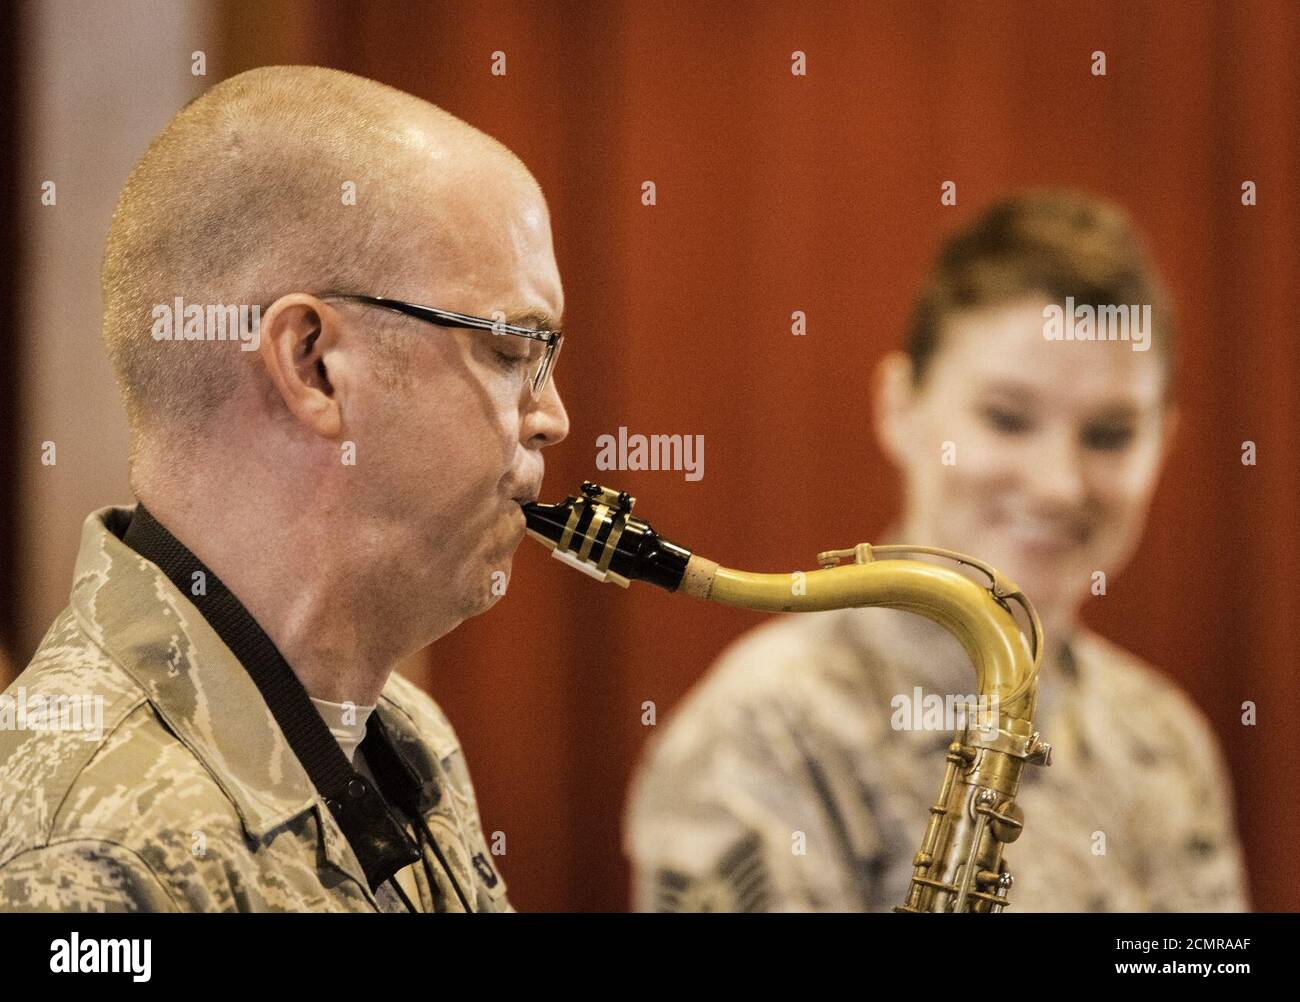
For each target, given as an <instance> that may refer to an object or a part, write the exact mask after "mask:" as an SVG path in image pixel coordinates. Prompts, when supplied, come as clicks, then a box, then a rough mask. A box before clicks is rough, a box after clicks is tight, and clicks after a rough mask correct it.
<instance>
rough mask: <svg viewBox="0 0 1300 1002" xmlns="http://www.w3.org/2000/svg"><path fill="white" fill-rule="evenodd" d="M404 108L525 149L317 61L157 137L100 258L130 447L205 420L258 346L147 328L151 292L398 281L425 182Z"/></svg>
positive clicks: (263, 74) (364, 286)
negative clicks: (410, 167) (408, 172)
mask: <svg viewBox="0 0 1300 1002" xmlns="http://www.w3.org/2000/svg"><path fill="white" fill-rule="evenodd" d="M412 115H418V116H421V120H422V121H423V122H426V123H434V124H435V126H436V127H440V128H444V129H447V130H452V131H453V132H454V134H455V135H456V136H457V138H465V139H468V140H469V141H471V142H474V143H476V144H480V145H482V146H483V148H484V149H488V150H491V151H492V152H493V153H495V154H497V155H499V156H504V157H506V158H509V159H511V160H513V161H514V163H515V164H518V160H517V158H515V157H514V155H513V154H511V153H510V152H509V151H508V150H506V149H505V147H504V146H501V145H500V144H499V143H497V142H496V141H495V140H493V139H491V138H490V137H487V136H484V135H483V134H482V133H479V132H477V130H474V129H473V128H472V127H470V126H468V125H466V124H465V123H463V122H461V121H459V120H458V119H456V118H455V117H454V116H452V115H450V114H448V113H446V112H444V111H442V110H440V109H438V108H436V107H434V106H433V105H431V104H428V103H427V102H424V101H422V100H420V99H418V98H415V97H413V96H411V95H409V94H406V93H404V92H402V91H399V90H396V89H394V88H391V87H388V86H385V85H383V84H380V83H376V82H374V81H372V80H366V79H364V78H362V77H357V76H353V75H351V74H348V73H343V72H340V71H337V70H329V69H323V68H320V67H311V66H269V67H262V68H260V69H256V70H250V71H249V72H247V73H242V74H239V75H238V76H235V77H231V78H230V79H228V80H225V81H223V82H221V83H219V84H217V85H216V86H215V87H213V88H211V89H210V90H209V91H207V92H206V93H204V94H203V95H202V96H200V97H198V98H196V99H195V100H194V101H192V102H190V103H189V104H188V105H186V106H185V107H184V108H183V109H182V110H181V111H180V112H179V113H178V114H177V115H176V116H175V117H174V118H173V119H172V120H171V121H170V122H169V123H168V124H167V126H166V128H164V129H163V131H162V132H161V133H160V134H159V135H158V136H157V137H156V138H155V139H154V141H153V142H152V143H151V144H150V146H149V148H148V150H147V151H146V152H145V154H144V156H143V157H142V158H141V160H140V162H139V163H138V164H136V166H135V168H134V170H132V172H131V174H130V177H129V178H128V179H127V182H126V185H125V186H124V187H123V189H122V193H121V196H120V197H119V199H118V202H117V207H116V209H115V211H114V213H113V221H112V224H111V225H110V227H109V232H108V241H107V246H106V248H105V253H104V263H103V273H102V291H103V299H104V327H103V335H104V341H105V344H106V346H107V349H108V355H109V358H110V360H111V361H112V363H113V368H114V371H115V373H116V374H117V378H118V381H119V383H120V385H121V388H122V392H123V395H124V397H125V398H126V404H127V413H128V417H129V419H130V423H131V432H132V435H131V437H132V443H133V453H134V451H135V449H136V448H137V447H138V445H139V439H140V437H141V436H142V435H150V434H153V433H155V432H156V433H159V434H167V435H169V436H171V435H174V434H180V435H181V436H183V437H186V438H188V437H190V436H191V435H193V434H196V433H197V434H202V431H203V427H204V424H205V423H206V422H208V421H210V420H211V419H212V417H213V415H214V414H215V412H216V411H217V409H218V408H219V407H220V406H221V405H222V404H223V403H224V402H225V401H226V400H228V399H229V397H230V395H231V394H232V393H233V392H234V390H235V388H236V386H237V385H238V381H239V379H240V378H241V370H240V367H241V366H242V365H246V364H248V363H249V361H250V360H251V359H252V358H253V357H255V353H251V352H241V351H240V350H239V344H238V342H237V341H236V342H232V341H181V342H179V343H177V342H174V341H165V340H164V341H159V340H155V338H154V337H153V334H152V331H153V327H154V320H155V314H154V308H155V307H156V306H159V305H164V306H170V305H171V304H172V303H173V302H174V301H175V300H176V298H177V297H181V298H182V300H183V301H184V303H186V304H199V305H201V306H203V307H205V308H206V307H207V306H209V305H211V306H219V305H226V306H228V305H244V306H248V307H250V308H251V307H253V306H259V307H261V308H262V309H265V308H266V307H267V306H269V305H270V304H271V303H272V302H274V301H275V300H276V299H277V298H279V297H280V296H282V295H285V294H287V293H290V292H311V293H317V294H324V293H327V292H339V291H348V292H365V293H369V294H372V295H385V294H393V293H400V292H404V291H406V290H403V289H400V288H396V287H390V283H394V282H397V281H400V276H402V275H403V274H404V273H406V272H409V270H410V266H411V257H412V255H413V254H414V253H415V249H416V247H417V239H416V238H417V234H415V233H413V232H411V231H412V229H413V228H414V227H413V226H412V223H413V221H414V219H415V217H416V215H417V212H416V210H417V208H418V209H420V210H425V211H428V210H429V206H428V205H427V202H426V201H425V200H420V201H421V204H420V205H419V206H418V207H417V206H416V205H414V204H412V203H413V201H415V200H417V199H419V194H420V187H419V185H418V184H415V185H412V184H408V183H402V182H401V181H400V180H399V179H400V178H401V177H402V173H401V171H402V168H403V167H404V166H405V159H406V158H404V156H403V154H404V153H406V152H407V150H408V148H409V147H411V145H412V139H411V137H410V135H409V134H408V133H407V132H406V130H405V129H404V128H403V127H402V124H401V123H402V122H403V121H405V122H408V123H409V122H410V121H411V117H412ZM412 162H414V161H413V158H412ZM426 162H427V161H426ZM395 164H396V166H395ZM520 166H522V165H520ZM525 173H526V172H525ZM347 182H352V183H353V184H354V185H355V186H356V198H355V203H356V204H347V200H345V198H344V194H345V185H346V183H347ZM426 218H427V217H426ZM394 276H397V278H394ZM178 319H179V318H178ZM383 322H384V321H383V320H382V318H379V317H377V318H376V323H383ZM376 340H377V341H378V340H379V338H378V337H377V339H376Z"/></svg>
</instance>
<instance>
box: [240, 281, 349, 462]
mask: <svg viewBox="0 0 1300 1002" xmlns="http://www.w3.org/2000/svg"><path fill="white" fill-rule="evenodd" d="M260 331H261V343H260V344H259V345H258V352H259V353H260V354H261V357H262V364H264V365H265V366H266V372H267V375H269V376H270V377H271V385H272V386H274V387H275V390H276V392H277V393H278V394H279V395H280V399H281V400H282V401H283V402H284V406H285V408H286V409H287V410H288V411H289V413H290V414H292V415H293V416H294V418H296V419H297V420H298V422H299V423H300V424H302V425H303V426H304V427H305V428H307V429H309V430H310V431H311V432H313V433H314V434H316V435H320V436H321V437H322V438H337V437H338V436H339V434H340V433H341V432H342V429H343V410H342V406H341V405H340V402H339V399H338V396H337V393H336V388H335V385H334V382H333V381H332V380H331V373H330V370H329V367H328V366H327V365H326V357H327V356H328V355H330V354H331V353H332V350H333V349H334V348H335V347H336V346H337V341H338V314H337V313H336V312H335V311H334V310H332V309H331V308H330V307H329V306H327V305H326V304H325V303H322V302H321V301H320V300H319V299H317V298H316V297H315V296H309V295H306V294H304V293H293V294H292V295H288V296H282V297H281V298H280V299H277V300H276V301H275V302H274V303H272V304H271V305H270V306H269V307H268V308H267V310H266V312H265V313H263V314H262V323H261V328H260ZM335 378H337V374H335Z"/></svg>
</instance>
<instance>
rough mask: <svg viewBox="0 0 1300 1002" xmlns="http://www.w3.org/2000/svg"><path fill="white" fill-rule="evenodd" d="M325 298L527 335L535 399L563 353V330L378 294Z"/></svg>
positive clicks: (429, 320) (445, 323)
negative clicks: (530, 344) (532, 345)
mask: <svg viewBox="0 0 1300 1002" xmlns="http://www.w3.org/2000/svg"><path fill="white" fill-rule="evenodd" d="M321 298H322V299H343V300H347V301H348V302H353V303H365V304H367V305H370V306H379V307H382V308H383V309H386V310H393V311H394V312H397V313H404V314H406V315H407V316H408V317H415V318H416V319H417V320H423V321H425V322H427V323H431V324H437V325H438V326H439V327H460V328H467V329H470V330H487V331H491V332H492V333H493V334H509V335H513V336H514V337H523V338H528V339H529V340H530V341H534V342H537V343H538V348H537V349H536V352H535V353H536V355H537V358H536V360H535V361H534V362H533V365H534V368H533V371H532V374H531V376H530V379H531V386H532V393H533V399H534V400H536V399H537V398H538V397H540V396H541V395H542V391H543V390H545V389H546V384H547V382H548V381H549V380H550V378H551V373H552V372H553V371H554V370H555V360H556V359H557V358H558V357H559V355H560V344H561V342H563V340H564V333H563V331H548V330H534V329H533V328H531V327H516V326H514V325H513V324H507V323H502V322H501V321H499V320H486V319H484V318H483V317H471V316H469V315H468V314H465V313H453V312H452V311H450V310H439V309H436V308H434V307H432V306H417V305H416V304H415V303H404V302H402V301H401V300H398V299H383V298H381V297H379V296H355V295H350V294H339V295H330V296H322V297H321Z"/></svg>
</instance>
